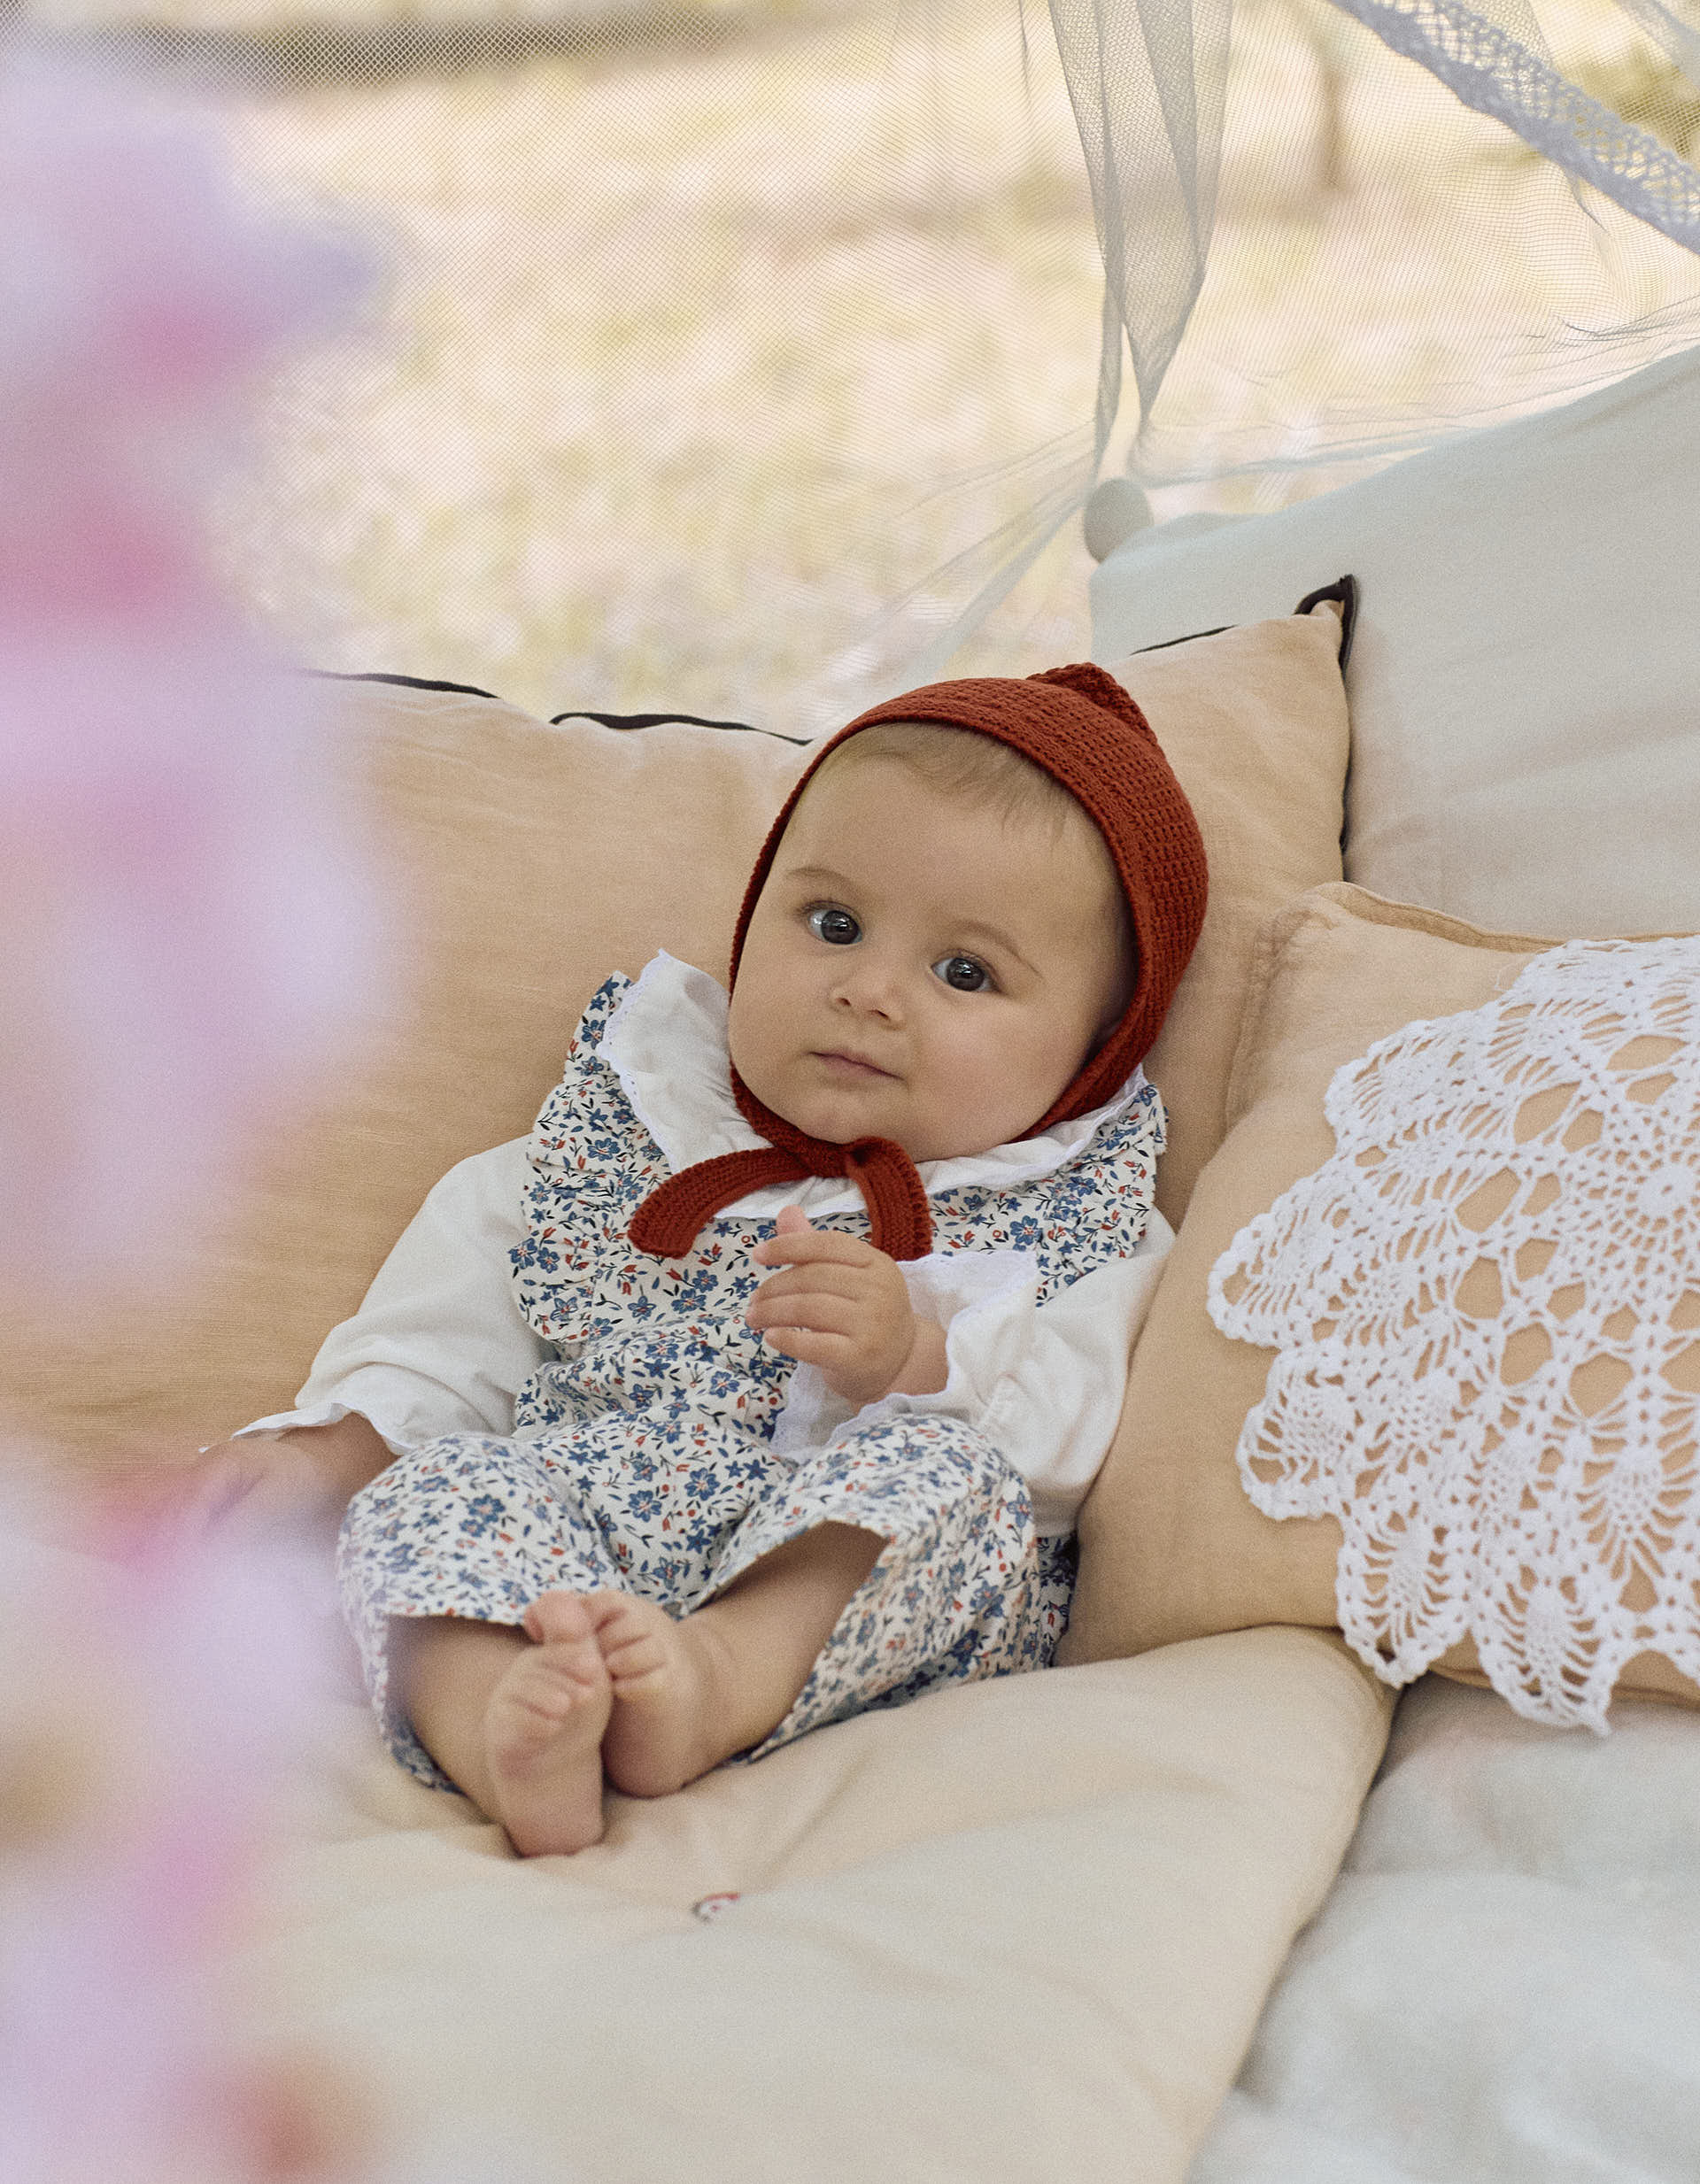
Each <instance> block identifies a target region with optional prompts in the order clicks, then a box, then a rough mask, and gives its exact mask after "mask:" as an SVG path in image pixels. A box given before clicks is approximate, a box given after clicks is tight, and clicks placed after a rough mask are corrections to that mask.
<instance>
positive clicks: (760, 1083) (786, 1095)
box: [730, 758, 1124, 1161]
mask: <svg viewBox="0 0 1700 2184" xmlns="http://www.w3.org/2000/svg"><path fill="white" fill-rule="evenodd" d="M1118 918H1119V912H1118V904H1117V882H1116V877H1115V873H1114V870H1113V868H1112V867H1111V865H1110V861H1109V853H1108V851H1107V850H1106V849H1105V847H1104V845H1103V841H1102V838H1101V836H1100V835H1099V833H1098V830H1097V829H1096V828H1095V827H1094V826H1093V823H1092V822H1091V820H1090V819H1088V818H1087V817H1086V814H1085V813H1084V812H1076V813H1074V814H1071V815H1070V822H1069V824H1068V826H1067V828H1066V830H1064V831H1062V833H1061V834H1060V835H1059V833H1058V830H1057V827H1056V825H1055V820H1054V819H1053V818H1052V817H1051V816H1049V815H1047V814H1043V813H1032V814H1030V813H1020V814H1016V815H1015V816H1014V817H1008V818H1006V817H1005V816H1003V815H1002V814H1000V813H998V812H996V811H988V810H987V809H985V807H984V806H980V805H978V804H977V803H975V802H973V801H970V800H964V799H959V798H953V797H950V796H947V795H946V794H945V793H943V792H942V791H939V790H938V789H935V788H933V787H932V786H931V784H930V783H927V782H925V781H923V779H922V778H921V777H920V776H918V775H917V774H916V772H915V771H914V770H913V769H912V768H909V767H908V766H905V765H904V764H902V763H901V762H900V760H894V759H889V758H875V759H868V760H859V761H856V762H854V763H851V764H846V765H845V766H844V767H843V768H842V769H838V768H832V769H831V770H829V771H828V772H827V773H825V774H824V775H823V776H822V777H821V778H820V779H818V780H817V781H815V783H812V784H811V785H810V787H809V788H808V791H806V792H805V794H804V797H803V799H802V801H801V802H800V804H799V806H798V807H797V809H796V811H795V813H794V814H792V820H791V823H790V825H789V826H788V827H787V828H786V830H785V832H784V838H783V840H782V841H781V842H780V845H779V849H778V853H777V855H776V856H775V858H774V860H773V865H772V868H771V869H770V870H769V875H768V880H767V884H766V885H765V886H764V887H763V889H762V891H761V899H760V900H759V901H758V902H757V904H756V907H755V910H754V913H753V915H752V917H751V920H750V924H749V930H748V931H747V933H746V936H745V942H744V949H743V953H742V956H741V958H740V960H739V963H738V983H737V984H736V986H735V987H734V988H733V991H732V1003H731V1025H730V1046H731V1056H732V1061H733V1062H734V1063H735V1064H736V1066H737V1069H738V1074H739V1075H740V1076H741V1077H743V1079H744V1082H745V1083H746V1084H747V1085H748V1086H749V1088H750V1090H751V1091H752V1092H754V1093H755V1094H756V1096H757V1098H758V1099H760V1100H763V1101H765V1102H766V1104H767V1105H768V1106H769V1107H771V1108H772V1109H773V1111H774V1112H775V1113H776V1114H777V1115H782V1116H783V1117H784V1119H785V1121H787V1122H788V1123H793V1124H795V1126H796V1127H797V1128H798V1129H799V1130H802V1131H807V1132H808V1135H809V1136H811V1137H815V1138H825V1139H826V1140H827V1141H828V1142H829V1143H830V1144H834V1145H844V1144H847V1143H848V1142H849V1140H850V1139H852V1138H894V1139H895V1140H896V1142H897V1143H898V1144H899V1145H900V1146H902V1147H903V1149H904V1151H905V1152H906V1153H907V1154H908V1155H909V1157H910V1159H911V1160H914V1161H936V1160H947V1159H953V1158H959V1157H961V1156H962V1155H964V1154H972V1153H983V1152H985V1151H986V1150H987V1149H988V1148H989V1147H991V1146H996V1145H1002V1144H1004V1143H1005V1142H1006V1141H1007V1140H1008V1139H1010V1138H1018V1137H1020V1136H1021V1135H1022V1133H1023V1132H1024V1131H1026V1130H1028V1129H1029V1128H1031V1126H1032V1124H1033V1123H1036V1122H1037V1121H1038V1120H1039V1116H1040V1115H1043V1114H1044V1113H1045V1112H1046V1110H1047V1108H1048V1107H1050V1106H1051V1105H1052V1103H1053V1102H1054V1101H1055V1100H1056V1098H1057V1097H1058V1095H1059V1094H1060V1093H1061V1092H1062V1089H1063V1087H1064V1086H1065V1085H1066V1084H1069V1083H1070V1080H1071V1079H1072V1078H1073V1077H1074V1075H1075V1073H1076V1071H1077V1070H1078V1069H1079V1067H1080V1064H1081V1063H1082V1062H1083V1061H1085V1060H1086V1055H1087V1054H1088V1053H1089V1052H1090V1051H1091V1049H1092V1047H1093V1046H1094V1044H1095V1043H1096V1041H1097V1039H1098V1038H1100V1037H1101V1035H1102V1034H1103V1033H1104V1032H1105V1031H1106V1030H1109V1027H1110V1025H1111V1024H1113V1023H1114V1022H1115V1021H1116V1018H1117V1015H1119V1013H1120V1008H1121V1005H1122V993H1121V984H1122V979H1123V976H1124V971H1123V966H1122V964H1121V962H1120V961H1119V943H1118V934H1119V930H1120V928H1119V922H1118Z"/></svg>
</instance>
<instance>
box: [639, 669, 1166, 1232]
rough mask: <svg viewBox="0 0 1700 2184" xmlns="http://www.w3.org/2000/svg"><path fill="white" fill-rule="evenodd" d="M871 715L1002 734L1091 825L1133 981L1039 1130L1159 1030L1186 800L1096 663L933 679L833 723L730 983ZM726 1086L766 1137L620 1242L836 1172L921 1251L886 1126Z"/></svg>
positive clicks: (689, 1180)
mask: <svg viewBox="0 0 1700 2184" xmlns="http://www.w3.org/2000/svg"><path fill="white" fill-rule="evenodd" d="M881 721H917V722H937V723H939V725H941V726H943V727H947V728H965V729H973V730H974V731H975V732H977V734H979V735H982V736H990V737H994V738H995V739H996V740H997V741H998V742H1000V743H1004V744H1008V745H1009V746H1010V748H1011V749H1012V750H1015V751H1018V752H1020V753H1021V755H1022V756H1023V757H1024V758H1025V759H1028V760H1032V763H1033V764H1034V765H1035V766H1037V767H1039V768H1041V770H1042V771H1044V772H1045V773H1047V774H1048V775H1050V776H1051V777H1052V779H1053V780H1055V781H1056V782H1058V783H1061V785H1062V787H1063V788H1064V789H1066V790H1067V791H1069V793H1070V796H1072V797H1073V798H1074V799H1075V800H1076V802H1077V803H1078V804H1080V805H1081V806H1083V807H1084V808H1085V810H1086V813H1087V814H1088V815H1089V816H1090V817H1091V818H1092V819H1093V821H1094V822H1096V824H1097V827H1098V830H1099V832H1100V833H1101V835H1102V836H1103V838H1104V843H1105V845H1106V846H1107V848H1108V849H1109V854H1110V860H1111V861H1112V863H1113V864H1114V865H1115V868H1116V872H1117V877H1118V878H1119V879H1120V881H1121V885H1122V892H1123V894H1124V897H1125V899H1126V901H1127V907H1128V915H1129V916H1130V918H1131V919H1132V926H1133V938H1134V942H1135V945H1136V946H1137V948H1138V951H1139V964H1138V969H1137V972H1136V976H1135V978H1134V983H1133V991H1132V994H1131V995H1130V997H1129V999H1128V1003H1127V1007H1125V1009H1124V1011H1123V1013H1122V1015H1121V1018H1120V1020H1119V1022H1118V1023H1117V1025H1116V1028H1115V1030H1113V1031H1112V1032H1111V1033H1110V1035H1109V1038H1107V1039H1106V1040H1105V1041H1104V1043H1103V1045H1102V1046H1100V1047H1099V1049H1098V1051H1097V1052H1096V1053H1093V1054H1091V1055H1089V1056H1088V1057H1087V1059H1086V1061H1085V1062H1084V1063H1083V1064H1082V1065H1081V1068H1080V1069H1079V1070H1078V1073H1077V1075H1076V1076H1075V1077H1074V1079H1073V1081H1072V1082H1071V1083H1070V1084H1068V1085H1067V1086H1066V1087H1065V1088H1064V1090H1063V1092H1062V1095H1061V1097H1060V1098H1059V1099H1058V1100H1056V1101H1055V1103H1054V1105H1053V1106H1052V1107H1050V1108H1049V1109H1048V1110H1047V1112H1046V1113H1045V1114H1043V1115H1039V1116H1038V1117H1037V1118H1036V1119H1035V1120H1034V1121H1033V1123H1032V1124H1030V1126H1029V1127H1028V1128H1027V1129H1026V1130H1025V1131H1023V1132H1022V1135H1023V1137H1024V1138H1034V1137H1038V1136H1039V1134H1040V1133H1041V1132H1042V1131H1047V1130H1048V1129H1050V1128H1051V1127H1052V1126H1053V1124H1055V1123H1063V1122H1069V1121H1071V1120H1072V1119H1073V1118H1074V1117H1075V1116H1077V1115H1087V1114H1090V1113H1091V1111H1092V1109H1093V1107H1102V1106H1103V1105H1104V1103H1105V1102H1106V1101H1107V1100H1110V1099H1112V1098H1113V1097H1114V1096H1115V1094H1116V1093H1117V1092H1118V1091H1119V1090H1120V1088H1121V1087H1122V1085H1123V1084H1125V1083H1126V1081H1127V1079H1128V1078H1129V1077H1131V1076H1132V1073H1133V1070H1134V1068H1135V1066H1136V1065H1137V1064H1138V1063H1139V1062H1140V1061H1141V1060H1142V1059H1143V1058H1144V1056H1145V1055H1146V1054H1147V1053H1148V1052H1149V1050H1150V1046H1151V1043H1152V1041H1153V1040H1154V1039H1155V1038H1156V1036H1157V1033H1158V1031H1159V1030H1160V1029H1161V1028H1162V1024H1163V1017H1164V1015H1166V1014H1167V1013H1168V1008H1169V1003H1170V1001H1171V999H1172V998H1173V995H1174V991H1175V988H1176V986H1177V985H1178V984H1179V983H1180V975H1181V973H1182V971H1184V970H1185V969H1186V961H1187V958H1188V957H1189V956H1190V955H1191V954H1192V952H1193V947H1194V943H1195V942H1196V940H1197V938H1198V934H1199V928H1200V927H1201V925H1202V923H1203V921H1204V898H1205V885H1206V880H1205V868H1204V845H1203V842H1202V840H1201V838H1200V836H1199V831H1198V822H1197V821H1196V820H1195V819H1194V816H1193V810H1192V806H1191V805H1189V804H1188V803H1187V801H1186V796H1185V795H1184V793H1183V792H1182V790H1181V786H1180V783H1178V781H1177V780H1176V779H1175V776H1174V774H1173V772H1172V771H1171V768H1170V765H1169V761H1168V760H1167V759H1166V758H1164V756H1163V751H1162V749H1161V747H1160V746H1159V745H1158V743H1157V739H1156V737H1155V736H1154V735H1153V734H1152V732H1151V729H1150V725H1149V723H1148V722H1147V720H1146V718H1145V715H1144V714H1142V713H1141V712H1140V709H1139V707H1138V706H1136V705H1135V704H1134V702H1133V700H1132V698H1130V697H1129V696H1128V694H1127V692H1126V691H1124V689H1123V688H1122V686H1121V684H1120V683H1117V681H1116V680H1115V678H1114V677H1113V676H1111V675H1106V674H1105V672H1104V670H1103V669H1102V668H1095V667H1092V666H1090V665H1086V664H1083V665H1080V666H1078V667H1070V668H1050V669H1049V670H1047V672H1046V673H1045V674H1043V675H1030V676H1027V677H1026V678H1024V679H1021V680H1017V679H1015V678H1005V677H1002V676H991V675H984V676H976V677H973V678H971V679H969V680H965V681H962V682H955V683H929V684H927V686H926V687H925V688H924V689H922V690H915V691H906V692H905V693H904V694H903V695H902V696H901V697H900V698H889V699H887V701H886V702H885V704H884V705H880V706H874V707H873V708H872V710H871V711H869V712H867V713H864V714H859V715H858V717H857V718H856V719H855V720H854V721H852V722H850V724H849V726H848V727H847V728H845V729H840V730H839V732H838V734H837V735H836V736H835V737H833V738H832V740H831V742H830V743H828V744H827V745H824V746H823V749H822V750H821V752H819V754H818V755H817V756H816V758H815V760H814V763H813V764H812V765H811V766H810V767H809V768H808V771H807V772H806V773H805V774H804V775H803V776H802V778H801V779H800V781H799V782H798V783H797V786H796V787H795V788H794V789H793V790H792V792H791V795H790V797H789V798H788V799H786V802H785V806H784V810H783V811H782V812H781V813H780V814H779V816H778V818H777V819H776V820H775V821H774V822H773V826H772V828H771V830H769V835H768V838H767V840H766V842H765V843H764V844H763V845H762V848H761V855H760V856H759V857H758V858H757V859H756V862H755V869H754V871H753V873H752V874H751V876H750V884H749V885H748V887H747V888H746V890H745V893H744V903H743V907H742V908H741V909H740V910H739V912H738V931H737V934H736V937H735V938H734V939H733V942H732V967H731V982H730V983H732V984H736V982H737V978H738V959H739V957H740V955H741V954H742V953H743V948H744V936H745V934H746V931H747V930H748V929H749V922H750V917H751V915H752V913H753V911H754V908H755V905H756V900H757V899H758V897H759V896H760V895H761V890H762V887H763V885H764V884H766V881H767V876H768V873H769V868H770V867H771V866H772V863H773V859H774V854H775V852H776V851H777V849H778V846H779V843H780V839H781V837H782V836H783V835H784V831H785V828H786V826H787V825H788V823H789V822H790V820H791V815H792V812H793V811H795V809H796V808H797V804H798V800H799V799H800V797H801V795H802V793H803V791H804V790H805V789H806V788H807V787H808V783H809V782H810V781H811V780H812V779H813V778H814V776H815V772H816V771H817V770H818V768H820V766H821V764H822V763H823V760H825V759H826V758H827V757H828V756H829V755H830V754H831V752H834V751H836V750H837V749H838V746H839V745H841V744H842V743H844V742H846V740H847V739H848V738H849V737H852V736H854V735H857V734H859V733H860V732H861V731H862V729H864V728H872V727H873V726H874V725H875V724H876V723H877V722H881ZM732 1090H733V1092H734V1094H735V1096H736V1098H737V1100H738V1107H739V1109H740V1111H741V1112H742V1114H743V1115H744V1117H745V1119H746V1121H747V1122H748V1123H750V1124H751V1125H752V1127H753V1128H754V1129H755V1130H756V1131H759V1132H760V1133H761V1136H762V1137H763V1138H765V1139H766V1140H767V1143H766V1144H765V1145H763V1146H753V1147H752V1148H750V1149H749V1150H748V1151H746V1152H742V1153H726V1154H721V1155H719V1156H718V1157H717V1158H716V1159H714V1160H708V1161H699V1163H698V1164H697V1165H696V1166H695V1167H693V1168H687V1169H684V1170H682V1172H681V1173H680V1174H678V1175H676V1176H673V1177H669V1178H668V1181H667V1182H665V1183H664V1184H662V1185H661V1187H660V1188H659V1189H658V1190H655V1191H653V1192H651V1193H650V1195H649V1197H648V1198H646V1199H645V1200H644V1202H643V1204H642V1205H641V1206H640V1207H639V1208H638V1211H637V1213H636V1215H634V1216H633V1218H632V1223H631V1231H630V1234H631V1240H632V1242H633V1243H634V1244H635V1245H637V1246H638V1249H639V1250H640V1251H649V1252H654V1253H657V1254H660V1255H661V1256H662V1257H664V1258H677V1257H679V1256H681V1255H682V1254H684V1253H685V1252H688V1251H689V1250H690V1248H691V1246H692V1244H693V1243H694V1242H695V1240H696V1239H697V1236H698V1234H699V1231H700V1230H701V1228H702V1225H703V1223H705V1222H706V1221H707V1220H709V1219H710V1218H711V1217H712V1216H713V1215H715V1214H716V1213H718V1212H719V1211H720V1209H721V1208H722V1207H723V1206H730V1204H731V1203H732V1202H733V1201H734V1200H737V1199H740V1198H742V1197H744V1196H745V1194H746V1192H750V1191H753V1190H756V1189H758V1188H759V1187H760V1186H761V1185H764V1184H769V1183H793V1182H801V1181H802V1179H803V1178H804V1177H807V1176H844V1177H852V1178H854V1181H855V1183H856V1185H857V1186H858V1188H859V1189H860V1190H861V1192H862V1197H863V1199H864V1200H866V1202H867V1206H868V1211H869V1218H870V1222H871V1237H872V1241H873V1242H874V1243H875V1245H877V1246H878V1248H879V1249H880V1250H882V1251H886V1252H889V1253H890V1254H892V1256H893V1258H894V1259H919V1258H923V1257H924V1256H925V1255H926V1254H927V1252H928V1250H929V1249H930V1248H931V1235H932V1223H931V1215H930V1214H929V1213H928V1210H927V1196H926V1192H925V1190H924V1189H923V1185H922V1183H921V1178H920V1177H919V1176H918V1175H917V1173H916V1168H915V1163H914V1162H913V1161H911V1160H910V1158H909V1156H908V1154H907V1153H906V1152H905V1151H904V1150H903V1148H902V1146H900V1145H897V1144H895V1143H893V1141H892V1140H891V1139H890V1138H856V1139H854V1140H853V1141H852V1142H851V1143H850V1144H848V1145H833V1144H831V1143H830V1142H828V1141H827V1140H826V1139H824V1138H811V1137H809V1136H808V1135H807V1134H806V1133H805V1132H804V1131H800V1130H798V1129H796V1128H795V1127H793V1125H792V1124H791V1123H787V1122H786V1121H785V1120H784V1117H783V1116H781V1115H776V1114H774V1113H773V1112H772V1110H771V1109H770V1108H769V1107H766V1106H764V1105H763V1103H762V1102H761V1100H758V1099H757V1098H756V1097H755V1095H754V1093H753V1092H751V1091H750V1089H749V1087H748V1086H747V1085H746V1084H745V1083H744V1081H743V1079H742V1078H741V1077H739V1076H738V1072H737V1070H736V1069H734V1070H733V1071H732Z"/></svg>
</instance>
